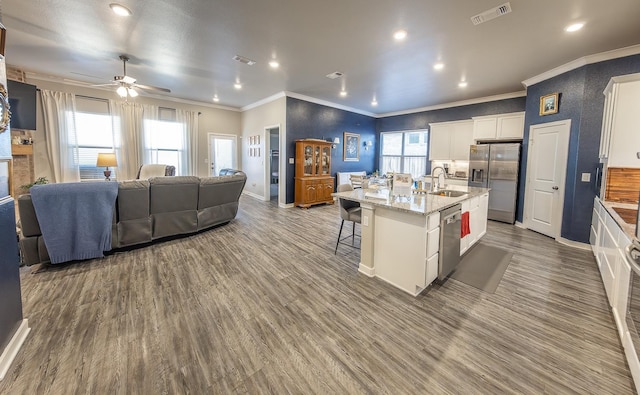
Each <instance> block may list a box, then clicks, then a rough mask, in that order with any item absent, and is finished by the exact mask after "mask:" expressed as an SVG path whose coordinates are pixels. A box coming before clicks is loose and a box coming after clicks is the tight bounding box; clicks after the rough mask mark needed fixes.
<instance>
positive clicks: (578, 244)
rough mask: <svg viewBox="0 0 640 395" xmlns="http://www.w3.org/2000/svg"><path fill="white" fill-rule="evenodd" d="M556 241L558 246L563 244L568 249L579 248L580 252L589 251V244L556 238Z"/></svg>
mask: <svg viewBox="0 0 640 395" xmlns="http://www.w3.org/2000/svg"><path fill="white" fill-rule="evenodd" d="M556 241H557V242H558V243H560V244H564V245H566V246H569V247H573V248H579V249H581V250H589V251H591V244H586V243H581V242H579V241H573V240H569V239H565V238H564V237H558V238H557V239H556Z"/></svg>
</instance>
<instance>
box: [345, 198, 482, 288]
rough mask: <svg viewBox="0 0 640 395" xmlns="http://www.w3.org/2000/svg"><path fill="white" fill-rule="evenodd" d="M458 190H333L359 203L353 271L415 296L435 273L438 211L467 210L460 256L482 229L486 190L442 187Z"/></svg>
mask: <svg viewBox="0 0 640 395" xmlns="http://www.w3.org/2000/svg"><path fill="white" fill-rule="evenodd" d="M447 190H453V191H458V192H461V193H463V194H462V195H461V196H457V197H450V196H441V195H433V194H413V195H412V196H403V197H398V196H395V197H394V196H391V195H390V193H389V190H386V189H381V190H372V189H356V190H353V191H348V192H339V193H334V194H333V196H334V197H336V198H342V199H346V200H352V201H355V202H358V203H360V207H361V208H362V223H361V225H362V226H361V234H362V240H361V245H360V248H361V251H360V264H359V267H358V271H360V272H361V273H363V274H365V275H367V276H370V277H378V278H380V279H382V280H384V281H386V282H388V283H390V284H392V285H394V286H396V287H398V288H400V289H402V290H403V291H406V292H408V293H410V294H411V295H413V296H417V295H418V294H420V292H422V291H423V290H424V289H425V288H426V287H427V286H429V284H431V283H432V282H433V281H434V280H435V279H436V278H437V277H438V258H439V252H440V212H441V211H442V210H445V209H448V208H450V207H452V206H455V205H457V204H460V205H461V207H462V210H461V211H462V213H465V212H469V230H470V233H469V234H468V235H466V236H465V237H463V238H461V239H460V241H459V242H460V255H462V254H463V253H464V252H465V251H466V250H467V249H468V248H469V247H471V246H472V245H473V244H474V243H475V242H477V241H478V240H479V239H480V238H481V237H482V236H483V235H484V234H485V233H486V229H487V208H488V201H489V189H487V188H473V187H465V186H453V185H452V186H447Z"/></svg>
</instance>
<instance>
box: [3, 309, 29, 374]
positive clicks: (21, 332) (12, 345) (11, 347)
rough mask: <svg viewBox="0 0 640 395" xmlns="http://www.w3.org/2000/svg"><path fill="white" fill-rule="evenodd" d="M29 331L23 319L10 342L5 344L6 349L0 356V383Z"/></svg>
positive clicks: (25, 320)
mask: <svg viewBox="0 0 640 395" xmlns="http://www.w3.org/2000/svg"><path fill="white" fill-rule="evenodd" d="M30 331H31V328H29V322H28V321H27V319H26V318H25V319H24V320H22V322H21V323H20V326H19V327H18V330H17V331H16V333H14V334H13V337H12V338H11V341H9V344H7V348H5V349H4V351H3V352H2V355H0V381H2V380H3V379H4V376H5V374H7V371H8V370H9V367H10V366H11V363H12V362H13V360H14V359H15V357H16V355H18V351H20V347H22V344H23V343H24V341H25V339H26V338H27V335H28V334H29V332H30Z"/></svg>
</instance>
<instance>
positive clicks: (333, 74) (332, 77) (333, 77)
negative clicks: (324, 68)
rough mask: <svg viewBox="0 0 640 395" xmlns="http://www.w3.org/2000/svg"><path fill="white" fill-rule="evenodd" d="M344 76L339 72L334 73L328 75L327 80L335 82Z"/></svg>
mask: <svg viewBox="0 0 640 395" xmlns="http://www.w3.org/2000/svg"><path fill="white" fill-rule="evenodd" d="M343 75H344V73H341V72H339V71H334V72H333V73H330V74H327V78H330V79H332V80H335V79H336V78H340V77H342V76H343Z"/></svg>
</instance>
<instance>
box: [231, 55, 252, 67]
mask: <svg viewBox="0 0 640 395" xmlns="http://www.w3.org/2000/svg"><path fill="white" fill-rule="evenodd" d="M233 60H235V61H236V62H240V63H244V64H246V65H249V66H253V65H254V64H256V61H255V60H251V59H249V58H245V57H244V56H240V55H236V56H234V57H233Z"/></svg>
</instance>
